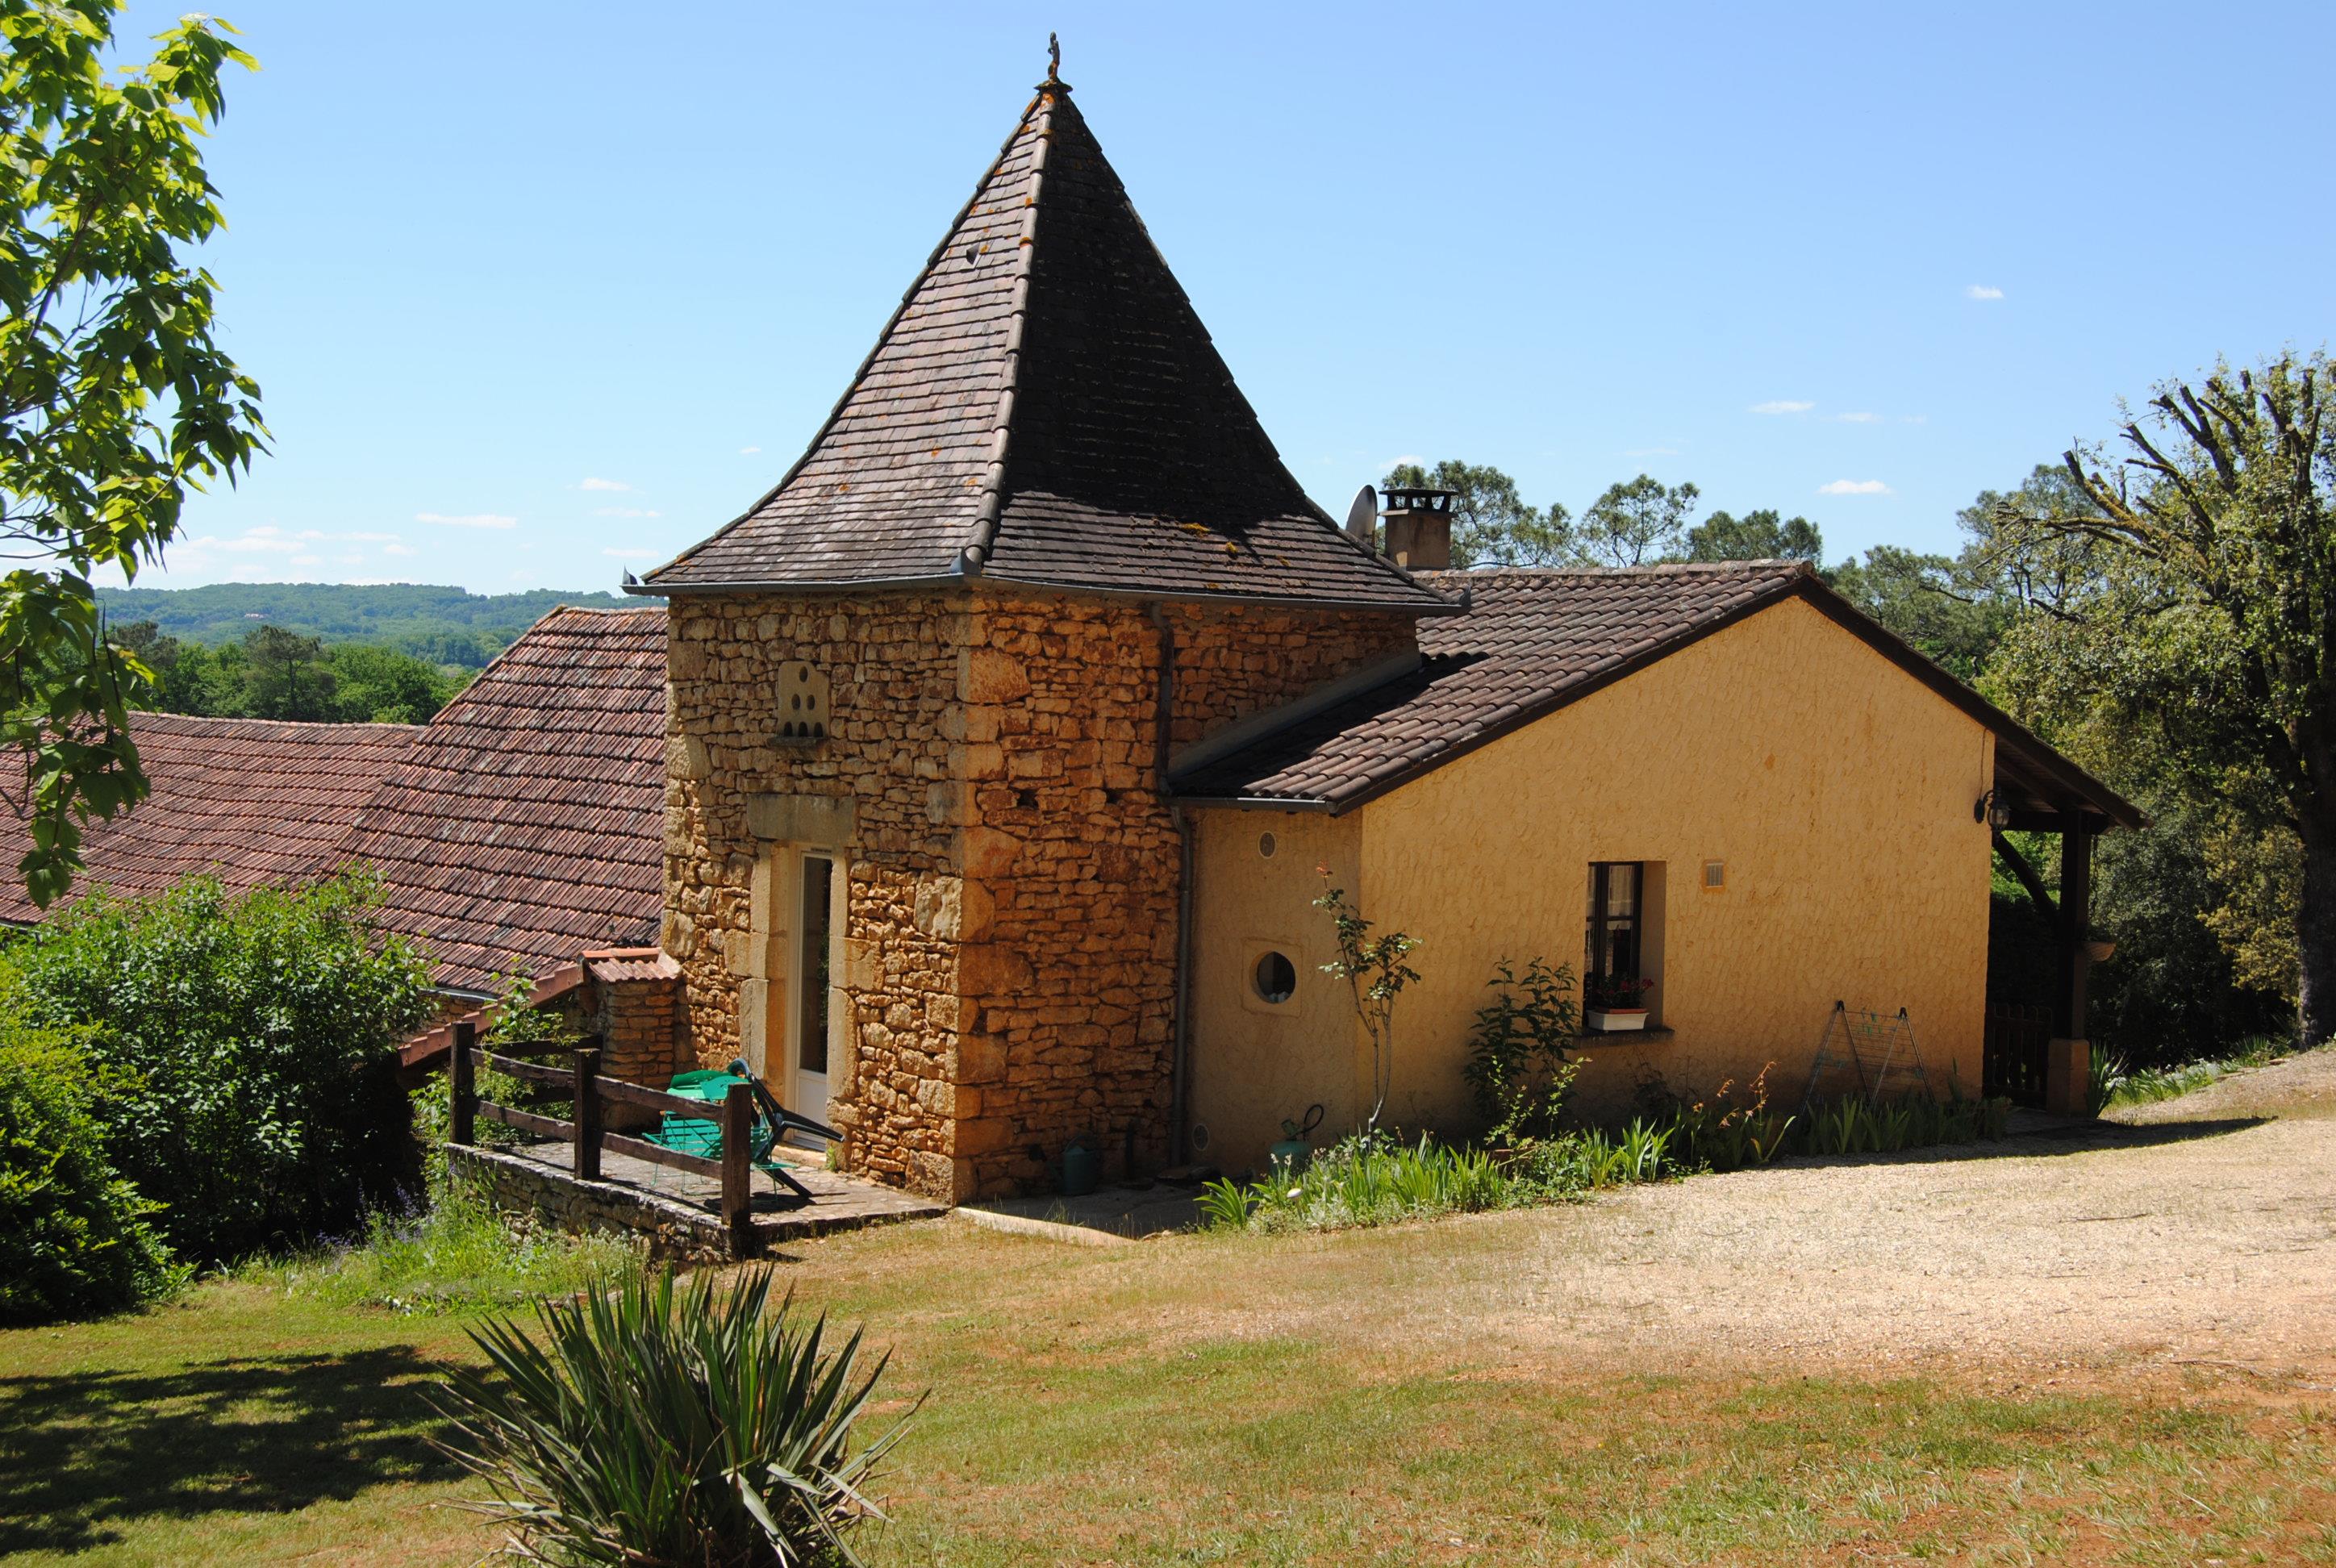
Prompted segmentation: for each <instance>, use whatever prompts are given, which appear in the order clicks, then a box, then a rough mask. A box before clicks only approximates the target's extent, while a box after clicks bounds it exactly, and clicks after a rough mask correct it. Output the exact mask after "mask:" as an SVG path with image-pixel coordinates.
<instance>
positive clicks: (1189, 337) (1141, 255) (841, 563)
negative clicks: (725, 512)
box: [643, 82, 1453, 614]
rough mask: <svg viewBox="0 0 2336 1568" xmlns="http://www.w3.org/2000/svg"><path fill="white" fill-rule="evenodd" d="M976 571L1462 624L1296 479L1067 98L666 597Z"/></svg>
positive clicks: (656, 580) (1027, 119)
mask: <svg viewBox="0 0 2336 1568" xmlns="http://www.w3.org/2000/svg"><path fill="white" fill-rule="evenodd" d="M974 576H979V577H983V578H987V579H992V580H997V581H1003V582H1013V583H1027V584H1042V585H1049V586H1056V587H1062V588H1067V589H1085V590H1089V591H1111V592H1140V593H1144V594H1159V595H1166V596H1172V597H1227V598H1235V599H1290V600H1301V601H1314V602H1322V603H1336V604H1348V605H1361V606H1373V607H1379V608H1384V609H1390V610H1396V611H1401V612H1407V613H1414V614H1421V613H1425V614H1435V613H1440V612H1445V611H1448V610H1450V609H1452V608H1453V607H1452V606H1451V605H1450V604H1449V603H1448V602H1447V601H1445V599H1443V598H1442V597H1441V596H1440V595H1438V594H1436V592H1435V591H1433V590H1432V589H1428V588H1426V587H1425V586H1423V585H1422V584H1420V583H1419V582H1417V581H1416V580H1414V579H1412V578H1410V577H1409V576H1407V575H1406V573H1404V572H1403V571H1402V570H1399V569H1397V567H1396V566H1394V565H1393V564H1392V563H1391V562H1389V561H1387V560H1385V559H1384V558H1382V557H1380V556H1377V555H1376V554H1374V553H1372V552H1371V551H1369V550H1365V549H1363V548H1361V547H1360V546H1359V545H1358V544H1356V543H1355V542H1354V541H1351V540H1349V539H1348V538H1347V537H1346V536H1345V535H1344V534H1343V533H1341V532H1340V531H1339V530H1338V528H1337V527H1336V526H1334V525H1333V524H1332V523H1331V521H1330V520H1329V518H1327V517H1325V516H1324V515H1323V514H1322V512H1321V511H1320V509H1319V508H1318V507H1316V506H1315V505H1314V503H1313V502H1311V501H1310V500H1309V499H1308V498H1307V495H1306V493H1305V492H1304V491H1303V490H1302V489H1301V488H1300V487H1299V484H1298V482H1297V481H1296V480H1294V479H1292V478H1291V477H1290V472H1289V471H1288V470H1287V469H1286V468H1284V467H1283V466H1282V463H1281V459H1280V456H1279V455H1278V454H1277V453H1276V452H1275V451H1274V447H1273V443H1272V442H1271V441H1270V440H1269V439H1268V438H1267V436H1266V433H1265V431H1264V429H1263V428H1262V427H1261V426H1260V424H1259V423H1258V420H1257V415H1256V414H1255V413H1254V412H1253V411H1252V410H1251V407H1250V405H1249V403H1248V401H1247V400H1246V399H1245V398H1244V397H1243V396H1242V395H1241V389H1240V388H1239V387H1238V386H1236V385H1234V384H1233V379H1232V375H1231V372H1230V371H1228V370H1227V369H1226V368H1225V364H1224V361H1223V360H1222V358H1221V357H1220V356H1219V355H1218V354H1217V351H1216V347H1215V346H1214V345H1213V344H1212V342H1211V341H1210V339H1209V334H1208V329H1207V328H1206V327H1204V326H1202V324H1201V320H1200V317H1198V316H1197V315H1196V314H1195V313H1194V312H1193V309H1192V303H1191V301H1190V300H1189V299H1187V298H1186V297H1185V294H1184V291H1183V287H1181V286H1180V285H1179V284H1178V283H1177V281H1176V279H1175V278H1174V276H1173V274H1172V273H1171V272H1170V271H1169V270H1168V266H1167V263H1166V262H1165V261H1163V259H1162V258H1161V256H1160V252H1159V250H1158V249H1157V248H1155V247H1154V246H1153V242H1152V238H1151V236H1150V234H1149V233H1147V232H1146V230H1145V229H1144V222H1143V220H1142V219H1140V218H1138V217H1137V216H1136V214H1135V209H1134V207H1133V206H1132V205H1130V203H1129V201H1128V198H1127V191H1126V190H1125V188H1124V187H1123V186H1122V185H1121V183H1120V180H1119V176H1118V175H1117V174H1116V173H1114V171H1113V170H1112V167H1111V164H1110V163H1109V162H1108V161H1106V160H1105V157H1104V155H1103V150H1102V148H1101V147H1100V146H1098V145H1097V144H1096V141H1095V134H1094V132H1093V131H1090V130H1088V128H1087V124H1086V122H1085V118H1084V117H1083V116H1081V114H1080V113H1079V112H1078V110H1077V109H1076V107H1074V106H1073V104H1072V102H1071V99H1070V93H1069V89H1068V88H1067V87H1066V86H1065V85H1063V84H1062V83H1056V82H1049V83H1045V84H1042V85H1041V87H1040V88H1039V91H1038V96H1037V99H1035V100H1034V101H1033V102H1032V103H1031V105H1030V107H1029V108H1028V109H1027V110H1026V111H1025V112H1024V113H1023V116H1022V120H1021V122H1020V123H1019V124H1017V126H1016V128H1015V131H1014V134H1013V135H1012V136H1011V137H1009V138H1008V139H1007V143H1006V146H1005V149H1004V150H1003V151H1001V152H1000V153H999V154H998V161H997V162H996V163H994V164H993V165H992V166H991V167H990V170H989V172H988V175H987V176H986V177H985V178H984V179H983V180H982V181H981V184H980V186H979V187H978V189H977V190H975V192H974V197H973V200H972V201H971V202H970V203H969V204H968V206H967V207H966V209H965V210H964V211H963V212H962V213H961V214H959V218H958V220H957V222H956V224H955V225H954V226H952V228H951V229H950V230H949V237H948V238H947V239H944V240H943V241H942V242H941V244H940V247H939V248H938V249H936V250H935V251H934V252H933V255H932V257H931V258H930V260H929V261H928V262H927V263H926V265H925V268H924V270H923V272H922V273H920V275H919V277H918V278H917V281H916V282H915V284H914V285H913V286H912V287H910V290H909V292H908V295H907V297H905V298H904V299H903V300H902V301H901V303H900V309H899V310H898V312H896V313H895V315H894V316H893V317H892V319H891V322H890V323H888V324H887V325H886V326H885V328H884V331H883V334H882V336H881V337H880V338H879V339H878V340H877V344H876V347H875V348H874V350H873V351H872V352H871V354H870V355H869V357H868V359H867V362H866V363H865V364H864V365H861V369H860V373H859V375H857V376H855V377H854V378H853V381H852V386H851V388H850V389H849V390H848V391H847V392H846V393H845V394H844V395H843V398H842V401H841V402H840V403H839V404H837V405H836V407H835V410H834V412H833V413H832V414H830V415H829V418H828V422H827V424H826V425H825V426H824V427H823V428H822V430H821V431H820V433H819V434H818V435H817V436H816V437H815V438H814V439H813V442H812V444H811V448H810V450H809V451H807V452H806V453H804V454H803V457H802V459H801V460H800V461H799V462H798V463H796V464H795V466H794V467H793V469H791V470H789V471H788V472H787V475H786V477H785V478H784V479H783V480H782V481H781V482H779V485H778V487H777V488H776V489H774V491H772V492H770V494H768V495H766V496H765V497H764V498H763V500H762V501H761V502H757V503H756V504H755V506H754V508H753V509H752V510H751V511H748V512H747V513H746V514H745V516H744V517H741V518H740V519H738V520H737V521H735V522H733V523H731V524H730V525H729V526H728V527H727V528H725V529H724V530H723V531H721V532H719V533H717V534H715V536H714V537H713V538H711V539H709V540H707V541H705V542H704V543H702V544H699V545H698V546H696V548H695V549H692V550H688V551H687V552H686V553H685V554H683V555H682V556H681V557H680V558H679V559H677V560H675V561H673V562H671V563H670V564H668V565H667V566H664V567H661V568H659V569H658V570H656V571H654V572H651V573H650V574H649V577H648V579H647V583H646V584H644V585H643V591H647V592H667V591H676V590H687V589H693V588H696V589H705V588H713V587H727V588H735V587H755V588H790V587H792V588H810V587H824V586H835V585H842V584H877V583H886V582H894V583H898V582H932V581H946V580H952V579H964V578H968V577H974Z"/></svg>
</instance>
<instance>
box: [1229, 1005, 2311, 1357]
mask: <svg viewBox="0 0 2336 1568" xmlns="http://www.w3.org/2000/svg"><path fill="white" fill-rule="evenodd" d="M2130 1115H2131V1119H2132V1121H2133V1122H2134V1123H2135V1124H2137V1125H2104V1126H2099V1127H2095V1128H2088V1129H2087V1130H2085V1131H2084V1132H2082V1133H2081V1134H2078V1135H2065V1134H2064V1135H2029V1136H2020V1137H2012V1138H2008V1139H2005V1140H2003V1141H2001V1142H2000V1143H1996V1144H1981V1145H1975V1146H1971V1147H1965V1148H1959V1149H1952V1150H1930V1151H1923V1152H1922V1153H1918V1154H1901V1155H1893V1156H1886V1157H1881V1158H1874V1157H1867V1158H1863V1159H1835V1160H1816V1161H1803V1162H1797V1163H1796V1164H1791V1165H1788V1166H1784V1167H1778V1168H1773V1169H1769V1170H1764V1171H1747V1172H1739V1173H1737V1174H1732V1175H1727V1176H1707V1177H1698V1178H1697V1179H1695V1180H1693V1181H1689V1182H1682V1183H1664V1184H1662V1185H1660V1186H1656V1187H1648V1188H1638V1189H1633V1190H1630V1191H1626V1192H1624V1193H1620V1194H1617V1195H1615V1196H1612V1197H1609V1198H1604V1199H1601V1200H1600V1201H1598V1202H1595V1203H1590V1204H1586V1205H1582V1206H1580V1207H1575V1208H1566V1209H1556V1210H1549V1209H1543V1210H1535V1211H1527V1212H1523V1213H1504V1214H1493V1215H1484V1216H1477V1217H1475V1218H1472V1219H1465V1220H1445V1221H1440V1222H1435V1223H1433V1224H1429V1225H1424V1226H1418V1227H1406V1231H1408V1232H1411V1234H1410V1235H1408V1236H1406V1238H1405V1239H1404V1240H1403V1241H1402V1242H1397V1243H1396V1244H1395V1245H1393V1246H1390V1245H1388V1243H1389V1242H1392V1241H1394V1240H1395V1239H1394V1238H1392V1237H1390V1236H1389V1235H1388V1233H1387V1232H1377V1239H1376V1240H1374V1239H1372V1237H1371V1233H1368V1232H1354V1233H1350V1234H1349V1235H1348V1237H1345V1238H1340V1237H1325V1238H1321V1239H1320V1241H1319V1242H1318V1243H1317V1246H1319V1252H1313V1255H1311V1256H1310V1257H1309V1252H1311V1251H1312V1249H1309V1248H1306V1247H1304V1246H1303V1245H1301V1246H1300V1247H1299V1248H1298V1249H1295V1250H1292V1251H1283V1252H1282V1254H1281V1256H1280V1258H1279V1259H1277V1260H1275V1261H1273V1262H1271V1263H1268V1264H1267V1269H1268V1271H1270V1273H1272V1274H1273V1275H1275V1276H1277V1277H1279V1276H1282V1275H1283V1274H1284V1272H1285V1270H1286V1274H1287V1277H1286V1278H1277V1281H1276V1282H1275V1283H1274V1284H1272V1285H1270V1286H1269V1285H1268V1284H1267V1282H1266V1281H1264V1280H1262V1279H1259V1278H1254V1277H1253V1278H1251V1280H1250V1281H1249V1284H1250V1289H1249V1290H1243V1291H1242V1292H1241V1293H1240V1296H1239V1297H1238V1298H1236V1297H1235V1296H1234V1295H1233V1293H1232V1292H1231V1291H1230V1290H1229V1291H1227V1292H1226V1293H1225V1297H1224V1299H1222V1300H1221V1301H1220V1302H1219V1303H1217V1304H1218V1305H1219V1307H1220V1309H1221V1315H1220V1317H1219V1320H1220V1321H1221V1322H1222V1320H1224V1319H1226V1318H1231V1319H1233V1320H1243V1319H1246V1320H1248V1322H1247V1325H1246V1327H1247V1328H1248V1329H1249V1330H1250V1331H1253V1332H1265V1333H1270V1332H1274V1331H1277V1330H1290V1329H1298V1330H1301V1331H1310V1332H1321V1333H1327V1334H1329V1335H1331V1336H1333V1337H1339V1338H1348V1339H1351V1340H1354V1341H1363V1342H1368V1343H1370V1344H1372V1345H1374V1346H1376V1347H1377V1349H1379V1350H1380V1351H1381V1352H1382V1353H1385V1354H1389V1355H1393V1356H1397V1357H1402V1356H1405V1355H1406V1354H1407V1353H1408V1352H1409V1351H1411V1350H1413V1349H1428V1348H1430V1347H1431V1346H1432V1347H1433V1348H1435V1349H1437V1350H1439V1351H1443V1352H1445V1353H1447V1354H1448V1353H1453V1352H1457V1353H1458V1354H1460V1355H1461V1356H1462V1357H1463V1358H1465V1359H1468V1360H1471V1361H1475V1362H1477V1363H1478V1364H1479V1365H1482V1364H1484V1360H1485V1359H1486V1358H1488V1357H1489V1358H1491V1359H1494V1361H1495V1362H1497V1361H1498V1360H1499V1359H1503V1358H1514V1359H1515V1360H1516V1361H1517V1362H1518V1364H1519V1368H1520V1370H1522V1369H1523V1367H1524V1366H1525V1365H1527V1364H1529V1363H1534V1362H1539V1361H1542V1360H1543V1359H1545V1358H1549V1357H1555V1358H1558V1359H1562V1360H1563V1361H1565V1362H1568V1363H1571V1364H1573V1365H1576V1366H1579V1365H1581V1364H1582V1361H1583V1359H1585V1358H1590V1359H1598V1360H1601V1361H1603V1362H1605V1363H1606V1364H1609V1365H1616V1366H1630V1367H1635V1368H1646V1369H1655V1370H1674V1369H1676V1370H1686V1369H1688V1368H1693V1367H1730V1368H1745V1367H1747V1366H1767V1367H1770V1368H1799V1369H1806V1370H1811V1371H1820V1370H1822V1371H1841V1372H1850V1371H1854V1372H1859V1373H1864V1374H1873V1373H1886V1372H1888V1371H1889V1370H1890V1369H1892V1368H1903V1369H1904V1370H1908V1371H1913V1370H1916V1369H1918V1368H1922V1369H1931V1370H1935V1369H1937V1368H1938V1367H1939V1366H1940V1365H1941V1364H1942V1363H1945V1364H1948V1365H1951V1366H1952V1367H1953V1368H1956V1369H1957V1370H1958V1372H1959V1373H1960V1374H1962V1375H1969V1376H1973V1377H1977V1378H1983V1379H1987V1380H1990V1381H1996V1380H2000V1379H2010V1380H2013V1381H2031V1380H2039V1379H2041V1380H2050V1379H2051V1378H2053V1377H2054V1375H2055V1371H2056V1369H2061V1368H2065V1369H2068V1370H2069V1371H2071V1372H2074V1371H2076V1370H2078V1368H2094V1369H2096V1370H2101V1369H2106V1368H2107V1367H2109V1366H2111V1365H2115V1366H2117V1367H2118V1368H2122V1369H2123V1371H2122V1372H2121V1373H2120V1376H2126V1375H2142V1376H2147V1375H2149V1374H2150V1373H2151V1372H2152V1371H2153V1369H2156V1368H2166V1369H2169V1370H2171V1369H2174V1368H2188V1367H2209V1368H2226V1369H2229V1368H2235V1369H2239V1370H2242V1371H2248V1372H2260V1373H2264V1374H2268V1375H2273V1376H2278V1377H2281V1378H2291V1379H2299V1380H2302V1382H2303V1383H2304V1385H2305V1387H2306V1388H2323V1387H2326V1386H2328V1385H2330V1384H2331V1383H2336V1050H2331V1051H2323V1052H2319V1053H2315V1054H2314V1055H2313V1056H2311V1057H2296V1058H2291V1059H2290V1060H2288V1061H2286V1062H2283V1063H2280V1064H2276V1065H2274V1066H2269V1067H2264V1068H2260V1069H2257V1070H2255V1071H2253V1072H2250V1073H2246V1074H2244V1075H2241V1076H2236V1077H2234V1078H2231V1079H2226V1080H2224V1081H2223V1082H2222V1083H2219V1084H2216V1085H2214V1086H2212V1087H2211V1088H2210V1089H2208V1090H2206V1091H2204V1092H2202V1093H2200V1094H2197V1095H2194V1096H2187V1097H2185V1099H2182V1100H2179V1101H2172V1102H2167V1103H2166V1104H2163V1105H2155V1106H2150V1107H2146V1108H2144V1109H2142V1110H2140V1111H2138V1112H2136V1113H2131V1114H2130ZM1280 1247H1281V1248H1283V1249H1287V1248H1288V1247H1289V1243H1288V1242H1283V1243H1280ZM1260 1261H1264V1260H1262V1259H1260ZM1309 1273H1310V1274H1316V1275H1318V1276H1319V1278H1320V1281H1321V1285H1322V1287H1323V1288H1321V1289H1319V1290H1313V1289H1309V1282H1310V1281H1309V1279H1308V1276H1309ZM1358 1275H1360V1276H1368V1277H1369V1278H1367V1279H1358ZM1332 1281H1336V1283H1335V1284H1333V1283H1332ZM1358 1285H1360V1286H1362V1287H1363V1288H1362V1289H1360V1290H1358V1289H1357V1286H1358ZM2082 1380H2087V1381H2089V1380H2091V1379H2089V1378H2086V1379H2082Z"/></svg>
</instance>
